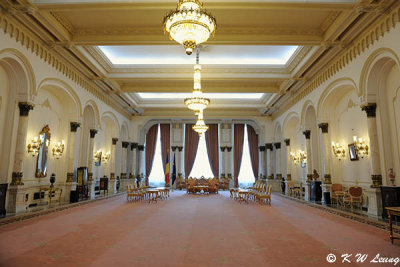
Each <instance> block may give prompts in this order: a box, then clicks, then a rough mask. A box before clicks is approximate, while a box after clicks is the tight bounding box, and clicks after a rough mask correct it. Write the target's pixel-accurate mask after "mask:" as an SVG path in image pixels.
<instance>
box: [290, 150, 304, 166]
mask: <svg viewBox="0 0 400 267" xmlns="http://www.w3.org/2000/svg"><path fill="white" fill-rule="evenodd" d="M290 157H291V158H292V160H293V162H294V164H295V165H299V164H301V167H303V168H304V167H305V165H306V164H307V153H306V152H305V151H303V150H299V152H297V153H293V152H290Z"/></svg>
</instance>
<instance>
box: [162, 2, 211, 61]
mask: <svg viewBox="0 0 400 267" xmlns="http://www.w3.org/2000/svg"><path fill="white" fill-rule="evenodd" d="M216 28H217V24H216V21H215V18H214V17H213V16H211V15H210V14H208V13H207V12H206V11H205V10H203V9H202V3H200V1H198V0H179V3H178V7H177V9H176V10H175V11H171V12H170V13H169V14H168V15H167V16H165V18H164V32H167V33H168V34H169V38H170V39H171V40H172V39H173V40H175V41H176V42H178V43H180V44H182V45H183V46H184V47H185V50H186V54H188V55H191V54H192V52H193V49H195V47H196V46H198V45H199V44H201V43H204V42H206V41H207V40H208V38H210V36H211V35H213V34H214V33H215V30H216Z"/></svg>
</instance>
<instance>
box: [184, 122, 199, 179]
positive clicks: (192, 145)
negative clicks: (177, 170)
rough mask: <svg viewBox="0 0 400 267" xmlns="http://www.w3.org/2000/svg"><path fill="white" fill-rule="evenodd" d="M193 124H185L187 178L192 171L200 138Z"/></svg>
mask: <svg viewBox="0 0 400 267" xmlns="http://www.w3.org/2000/svg"><path fill="white" fill-rule="evenodd" d="M192 126H193V124H186V126H185V178H188V177H189V174H190V172H191V171H192V168H193V164H194V160H195V158H196V153H197V147H198V145H199V140H200V137H199V134H198V133H196V132H195V131H193V129H192Z"/></svg>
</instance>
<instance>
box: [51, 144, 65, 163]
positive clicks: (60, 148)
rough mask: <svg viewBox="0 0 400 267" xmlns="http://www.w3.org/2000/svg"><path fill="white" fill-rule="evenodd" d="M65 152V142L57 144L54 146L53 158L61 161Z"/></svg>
mask: <svg viewBox="0 0 400 267" xmlns="http://www.w3.org/2000/svg"><path fill="white" fill-rule="evenodd" d="M63 152H64V140H62V141H61V142H57V144H55V145H54V147H53V156H54V157H55V158H56V159H59V158H61V156H62V154H63Z"/></svg>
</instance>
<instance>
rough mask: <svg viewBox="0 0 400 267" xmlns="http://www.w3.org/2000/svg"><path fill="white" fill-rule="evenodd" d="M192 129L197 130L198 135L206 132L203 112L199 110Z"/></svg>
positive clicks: (206, 127)
mask: <svg viewBox="0 0 400 267" xmlns="http://www.w3.org/2000/svg"><path fill="white" fill-rule="evenodd" d="M192 129H193V130H194V131H195V132H197V133H198V134H199V135H200V136H202V134H203V133H205V132H207V130H208V126H207V125H206V124H205V123H204V119H203V112H202V111H201V112H199V114H198V117H197V121H196V124H195V125H193V126H192Z"/></svg>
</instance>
